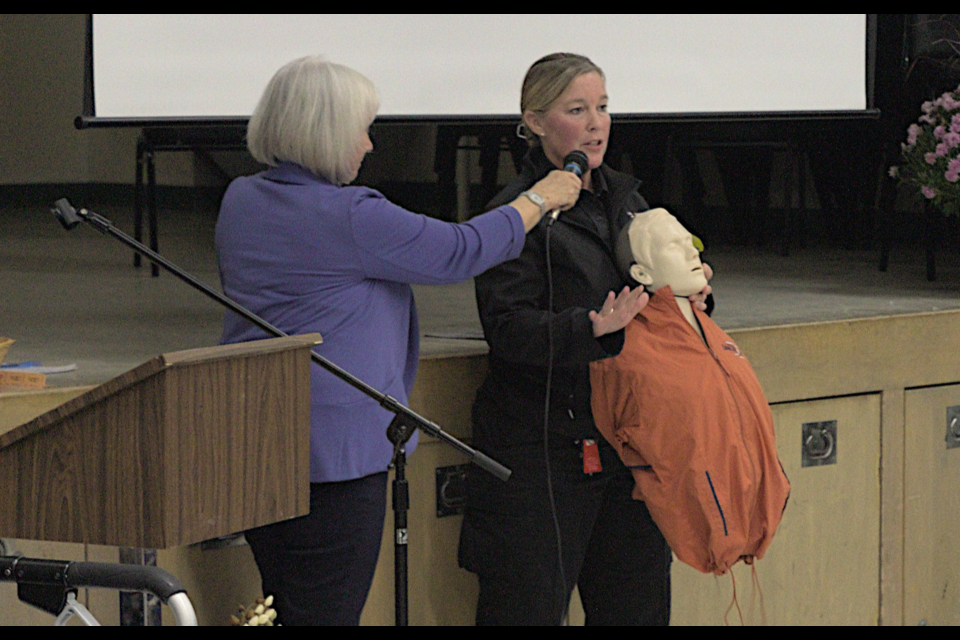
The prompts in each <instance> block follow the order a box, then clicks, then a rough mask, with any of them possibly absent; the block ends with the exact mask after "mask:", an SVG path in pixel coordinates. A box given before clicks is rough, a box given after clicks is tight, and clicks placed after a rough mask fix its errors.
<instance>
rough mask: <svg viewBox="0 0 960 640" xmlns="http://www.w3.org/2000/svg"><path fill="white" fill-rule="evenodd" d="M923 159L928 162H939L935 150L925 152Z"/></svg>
mask: <svg viewBox="0 0 960 640" xmlns="http://www.w3.org/2000/svg"><path fill="white" fill-rule="evenodd" d="M923 159H924V161H925V162H926V163H927V164H936V163H937V154H935V153H934V152H933V151H930V152H928V153H925V154H923Z"/></svg>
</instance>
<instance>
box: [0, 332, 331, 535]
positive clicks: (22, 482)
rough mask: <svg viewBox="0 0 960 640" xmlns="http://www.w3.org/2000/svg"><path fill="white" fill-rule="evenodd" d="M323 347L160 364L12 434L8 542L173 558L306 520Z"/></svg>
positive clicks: (298, 341) (288, 345)
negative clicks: (313, 367) (254, 530)
mask: <svg viewBox="0 0 960 640" xmlns="http://www.w3.org/2000/svg"><path fill="white" fill-rule="evenodd" d="M318 341H319V335H317V334H311V335H309V336H296V337H291V338H278V339H272V340H262V341H257V342H249V343H243V344H238V345H227V346H221V347H211V348H207V349H194V350H190V351H180V352H175V353H168V354H164V355H160V356H157V357H155V358H153V359H151V360H150V361H148V362H145V363H144V364H142V365H141V366H139V367H137V368H135V369H133V370H131V371H129V372H127V373H125V374H123V375H121V376H118V377H117V378H115V379H113V380H111V381H109V382H107V383H105V384H103V385H101V386H99V387H96V388H94V389H92V390H90V391H89V392H87V393H85V394H83V395H81V396H79V397H77V398H75V399H73V400H71V401H69V402H67V403H65V404H63V405H61V406H60V407H57V408H56V409H53V410H52V411H49V412H47V413H45V414H43V415H41V416H39V417H37V418H36V419H34V420H31V421H30V422H28V423H26V424H24V425H21V426H19V427H16V428H14V429H12V430H11V431H8V432H7V433H5V434H3V435H0V492H2V493H0V536H2V537H10V538H24V539H33V540H57V541H63V542H86V543H90V544H104V545H116V546H129V547H147V548H155V549H163V548H169V547H173V546H179V545H185V544H191V543H195V542H200V541H202V540H207V539H210V538H215V537H219V536H222V535H227V534H230V533H234V532H238V531H243V530H244V529H248V528H251V527H255V526H259V525H263V524H268V523H270V522H276V521H279V520H284V519H287V518H292V517H295V516H298V515H303V514H306V513H307V512H308V511H309V473H310V469H309V465H310V463H309V446H310V348H311V347H312V346H313V345H314V344H315V343H317V342H318Z"/></svg>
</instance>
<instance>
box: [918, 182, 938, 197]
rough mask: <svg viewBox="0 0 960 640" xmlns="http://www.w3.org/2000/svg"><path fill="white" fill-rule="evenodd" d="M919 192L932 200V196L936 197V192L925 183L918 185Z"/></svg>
mask: <svg viewBox="0 0 960 640" xmlns="http://www.w3.org/2000/svg"><path fill="white" fill-rule="evenodd" d="M920 193H922V194H923V195H924V197H925V198H926V199H927V200H933V199H934V198H936V197H937V192H936V191H934V190H933V189H931V188H930V187H928V186H927V185H923V186H922V187H920Z"/></svg>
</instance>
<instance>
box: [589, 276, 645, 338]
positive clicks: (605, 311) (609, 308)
mask: <svg viewBox="0 0 960 640" xmlns="http://www.w3.org/2000/svg"><path fill="white" fill-rule="evenodd" d="M649 301H650V294H648V293H647V292H645V291H644V290H643V287H637V288H636V289H634V290H633V291H631V290H630V287H624V288H623V291H621V292H620V294H619V295H614V293H613V291H611V292H610V293H608V294H607V299H606V300H604V301H603V307H601V309H600V311H599V312H597V311H591V312H590V313H589V314H588V315H589V317H590V321H591V322H592V323H593V337H595V338H599V337H600V336H603V335H606V334H608V333H613V332H614V331H619V330H620V329H623V328H624V327H625V326H627V324H628V323H629V322H630V321H631V320H633V318H634V316H636V315H637V314H638V313H640V312H641V311H643V308H644V307H645V306H647V302H649Z"/></svg>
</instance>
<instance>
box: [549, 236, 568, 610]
mask: <svg viewBox="0 0 960 640" xmlns="http://www.w3.org/2000/svg"><path fill="white" fill-rule="evenodd" d="M554 220H555V219H554ZM552 228H553V220H551V221H550V222H549V223H548V224H547V237H546V257H547V384H546V396H545V398H544V401H543V461H544V465H545V467H546V471H547V496H548V497H549V499H550V515H551V516H552V517H553V530H554V533H555V534H556V538H557V566H558V567H559V572H560V606H561V611H562V613H561V614H560V621H559V622H560V624H563V618H564V617H565V616H566V612H567V602H566V601H565V600H566V598H567V575H566V571H565V570H564V567H563V542H562V536H561V535H560V519H559V517H558V516H557V503H556V500H555V498H554V495H553V474H552V473H551V469H550V391H551V386H552V383H553V269H552V266H551V263H550V231H551V229H552Z"/></svg>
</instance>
